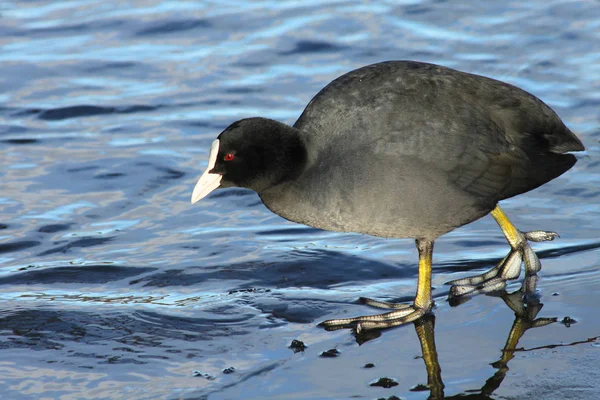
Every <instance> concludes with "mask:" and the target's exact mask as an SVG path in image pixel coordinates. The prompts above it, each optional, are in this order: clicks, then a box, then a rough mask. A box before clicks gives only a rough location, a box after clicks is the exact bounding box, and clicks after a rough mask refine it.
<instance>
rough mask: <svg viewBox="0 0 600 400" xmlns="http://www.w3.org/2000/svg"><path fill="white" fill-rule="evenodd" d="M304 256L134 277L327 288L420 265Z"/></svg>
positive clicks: (154, 282) (323, 253)
mask: <svg viewBox="0 0 600 400" xmlns="http://www.w3.org/2000/svg"><path fill="white" fill-rule="evenodd" d="M302 255H303V256H302V257H293V258H292V259H290V260H289V261H288V260H285V261H279V262H273V263H265V262H246V263H238V264H225V265H212V266H198V267H187V268H185V269H172V270H167V271H163V272H159V273H157V274H154V275H150V276H145V277H143V278H140V279H136V280H133V281H131V282H130V283H131V284H139V283H143V284H144V286H158V287H166V286H194V285H199V284H200V283H202V282H205V281H207V280H220V281H227V280H235V281H243V282H245V283H244V284H243V286H240V285H238V286H235V287H231V288H228V290H238V289H244V288H248V287H259V288H265V287H267V288H273V287H275V288H285V287H311V288H319V289H326V288H329V287H331V286H332V285H336V284H339V283H344V282H351V281H360V282H367V281H371V280H380V279H386V278H389V279H405V278H414V277H415V276H416V271H417V269H416V268H414V267H413V266H412V265H410V266H408V267H406V268H405V267H404V266H398V265H390V264H385V263H382V262H379V261H374V260H368V259H363V258H360V257H356V256H352V255H348V254H344V253H338V252H333V251H327V250H319V251H313V252H310V253H307V254H302Z"/></svg>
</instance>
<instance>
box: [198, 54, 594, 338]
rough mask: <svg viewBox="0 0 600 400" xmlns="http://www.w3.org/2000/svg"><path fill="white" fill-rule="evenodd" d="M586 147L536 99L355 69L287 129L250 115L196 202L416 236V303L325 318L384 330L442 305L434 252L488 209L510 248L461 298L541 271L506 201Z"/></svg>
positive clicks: (233, 129)
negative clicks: (435, 296) (215, 198)
mask: <svg viewBox="0 0 600 400" xmlns="http://www.w3.org/2000/svg"><path fill="white" fill-rule="evenodd" d="M581 150H584V147H583V144H582V143H581V142H580V141H579V139H578V138H577V137H576V136H575V135H574V134H573V133H572V132H571V131H570V130H569V129H568V128H567V127H566V126H565V125H564V124H563V122H562V121H561V120H560V118H559V117H558V116H557V115H556V113H555V112H554V111H553V110H552V109H551V108H550V107H548V106H547V105H546V104H544V103H543V102H542V101H541V100H540V99H538V98H537V97H535V96H533V95H532V94H530V93H528V92H526V91H524V90H521V89H519V88H517V87H515V86H512V85H509V84H507V83H503V82H500V81H497V80H494V79H490V78H486V77H483V76H478V75H473V74H468V73H464V72H460V71H456V70H453V69H450V68H445V67H442V66H438V65H433V64H426V63H420V62H413V61H388V62H382V63H378V64H373V65H369V66H366V67H362V68H359V69H357V70H354V71H351V72H349V73H347V74H345V75H343V76H341V77H339V78H337V79H336V80H334V81H333V82H331V83H330V84H329V85H327V86H326V87H325V88H324V89H322V90H321V91H320V92H319V93H318V94H317V95H316V96H315V97H314V98H313V99H312V100H311V101H310V103H309V104H308V106H306V109H305V110H304V112H303V113H302V115H301V116H300V118H299V119H298V121H296V123H295V124H294V126H289V125H286V124H283V123H280V122H277V121H273V120H270V119H265V118H247V119H242V120H240V121H237V122H235V123H233V124H232V125H230V126H229V127H228V128H227V129H225V130H224V131H223V132H222V133H221V134H220V135H219V136H218V138H217V139H216V140H215V141H214V142H213V144H212V146H211V149H210V155H209V162H208V168H207V169H206V171H205V172H204V173H203V174H202V176H201V177H200V179H199V180H198V183H197V185H196V187H195V188H194V192H193V194H192V203H195V202H197V201H198V200H200V199H202V198H203V197H205V196H206V195H208V194H209V193H210V192H211V191H213V190H214V189H216V188H219V187H222V188H226V187H232V186H238V187H243V188H248V189H252V190H254V191H255V192H257V193H258V195H259V196H260V198H261V200H262V202H263V203H264V204H265V206H267V208H269V209H270V210H271V211H273V212H274V213H276V214H278V215H280V216H282V217H283V218H285V219H288V220H290V221H294V222H299V223H302V224H305V225H309V226H313V227H315V228H320V229H326V230H330V231H340V232H359V233H365V234H368V235H373V236H380V237H387V238H414V239H415V240H416V246H417V249H418V252H419V278H418V283H417V292H416V296H415V300H414V302H413V304H394V303H387V302H382V301H376V300H371V299H363V301H364V303H366V304H368V305H371V306H374V307H378V308H386V309H392V311H390V312H387V313H385V314H379V315H371V316H362V317H357V318H347V319H337V320H329V321H325V322H323V325H324V326H325V327H326V328H329V329H336V328H340V327H344V326H354V327H356V328H357V330H360V329H373V328H386V327H391V326H396V325H400V324H403V323H406V322H410V321H414V320H415V319H417V318H419V317H421V316H422V315H424V314H425V313H427V312H429V311H430V310H431V308H432V306H433V300H432V297H431V257H432V252H433V242H434V240H435V239H436V238H438V237H439V236H441V235H443V234H445V233H447V232H450V231H451V230H453V229H455V228H457V227H459V226H462V225H465V224H468V223H470V222H473V221H475V220H477V219H479V218H481V217H483V216H484V215H486V214H488V213H491V214H492V216H493V217H494V219H495V220H496V221H497V222H498V225H500V228H501V229H502V232H503V233H504V236H505V237H506V239H507V240H508V243H509V244H510V247H511V252H510V253H509V254H508V256H507V257H506V258H505V259H504V260H503V261H502V262H501V263H500V264H499V265H498V266H496V267H494V268H493V269H492V270H490V271H489V272H487V273H485V274H482V275H479V276H475V277H471V278H465V279H460V280H457V281H453V282H452V283H453V284H454V286H453V287H452V290H451V293H454V294H457V295H461V294H464V293H468V292H472V291H476V290H480V289H482V288H484V289H490V288H491V289H501V288H503V287H504V286H505V285H506V280H508V279H516V278H518V276H519V274H520V270H521V263H522V261H524V262H525V270H526V274H527V275H534V274H535V273H536V272H537V271H538V270H539V269H540V267H541V265H540V262H539V260H538V258H537V256H536V255H535V253H534V252H533V250H532V249H531V247H530V245H529V244H528V241H534V242H536V241H544V240H552V239H554V237H555V236H557V235H556V234H555V233H554V232H545V231H534V232H527V233H523V232H520V231H519V230H518V229H517V228H515V227H514V226H513V225H512V224H511V222H510V221H509V220H508V218H507V217H506V215H505V214H504V212H503V211H502V210H501V209H500V207H499V206H498V201H500V200H502V199H506V198H509V197H512V196H515V195H518V194H520V193H524V192H527V191H529V190H532V189H535V188H537V187H538V186H540V185H543V184H544V183H546V182H548V181H550V180H552V179H554V178H556V177H558V176H559V175H561V174H563V173H564V172H566V171H567V170H568V169H569V168H571V167H572V166H573V165H574V164H575V162H576V158H575V156H573V155H572V154H568V152H571V151H581Z"/></svg>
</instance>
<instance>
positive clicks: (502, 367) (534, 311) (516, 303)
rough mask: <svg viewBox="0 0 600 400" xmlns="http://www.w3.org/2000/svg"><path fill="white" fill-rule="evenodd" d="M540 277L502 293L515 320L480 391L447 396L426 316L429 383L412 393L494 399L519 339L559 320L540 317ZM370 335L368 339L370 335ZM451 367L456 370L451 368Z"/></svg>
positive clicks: (420, 332)
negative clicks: (491, 373)
mask: <svg viewBox="0 0 600 400" xmlns="http://www.w3.org/2000/svg"><path fill="white" fill-rule="evenodd" d="M536 284H537V276H535V275H533V276H529V277H527V278H526V279H525V280H524V282H523V285H522V286H521V288H520V289H519V290H517V291H515V292H512V293H508V292H507V291H503V292H502V293H499V294H495V295H499V296H500V297H501V298H502V300H503V301H504V303H505V304H506V305H507V306H508V307H509V308H510V309H511V310H513V311H514V313H515V319H514V321H513V324H512V327H511V328H510V331H509V333H508V336H507V339H506V343H505V344H504V348H503V349H502V355H501V356H500V358H499V359H498V360H497V361H495V362H493V363H491V365H492V367H494V368H495V369H497V371H496V373H494V375H492V376H491V377H490V378H489V379H487V380H486V381H485V383H484V384H483V386H481V388H479V389H473V390H467V391H465V392H464V393H461V394H457V395H453V396H448V397H446V396H445V394H444V382H443V380H442V368H441V365H440V363H439V360H438V353H437V350H436V346H435V334H434V332H435V316H434V315H433V314H426V315H425V316H424V317H422V318H420V319H418V320H417V321H415V322H414V326H415V330H416V332H417V336H418V338H419V342H420V344H421V353H422V356H423V361H424V362H425V368H426V370H427V384H426V385H417V386H415V387H414V388H413V389H412V391H421V390H423V391H425V390H429V392H430V395H429V397H428V399H430V400H438V399H465V398H469V399H480V400H484V399H492V397H490V396H491V395H492V394H493V393H494V391H496V390H497V389H498V388H499V387H500V385H501V384H502V381H503V380H504V378H505V377H506V374H507V372H508V370H509V368H508V363H509V361H510V360H512V359H513V358H514V356H515V352H517V351H519V350H520V349H518V348H517V345H518V343H519V340H520V339H521V337H523V335H524V334H525V332H527V331H528V330H529V329H532V328H539V327H542V326H546V325H548V324H551V323H553V322H556V321H557V318H545V317H541V318H537V315H538V314H539V312H540V311H541V309H542V307H543V304H542V303H541V302H540V297H539V295H537V293H536ZM367 335H368V336H367ZM379 335H380V333H379V332H373V331H367V332H366V333H364V334H359V335H357V336H356V338H357V341H358V343H359V344H361V343H364V342H365V341H366V340H370V339H373V338H374V337H377V336H379ZM448 367H456V366H454V365H450V366H448Z"/></svg>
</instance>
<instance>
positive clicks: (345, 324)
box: [319, 298, 429, 333]
mask: <svg viewBox="0 0 600 400" xmlns="http://www.w3.org/2000/svg"><path fill="white" fill-rule="evenodd" d="M361 301H363V302H364V303H365V304H367V305H370V306H373V307H377V308H388V309H389V308H391V309H394V310H395V311H391V312H389V313H385V314H377V315H365V316H361V317H354V318H341V319H330V320H327V321H323V322H321V323H320V324H319V325H320V326H323V327H324V328H325V329H326V330H328V331H334V330H338V329H343V328H354V329H355V330H356V333H360V332H361V331H363V330H370V329H384V328H393V327H396V326H399V325H403V324H406V323H408V322H412V321H414V320H416V319H418V318H421V317H422V316H423V315H425V314H426V313H427V312H428V311H429V310H425V309H422V308H418V307H415V306H413V305H410V304H395V303H387V302H383V301H377V300H371V299H364V298H362V299H361Z"/></svg>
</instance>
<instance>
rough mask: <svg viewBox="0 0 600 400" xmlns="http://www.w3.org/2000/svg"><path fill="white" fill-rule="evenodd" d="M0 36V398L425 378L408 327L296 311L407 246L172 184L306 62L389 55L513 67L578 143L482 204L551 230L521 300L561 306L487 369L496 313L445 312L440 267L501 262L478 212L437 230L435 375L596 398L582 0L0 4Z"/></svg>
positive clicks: (305, 72) (300, 100) (312, 85)
mask: <svg viewBox="0 0 600 400" xmlns="http://www.w3.org/2000/svg"><path fill="white" fill-rule="evenodd" d="M0 46H1V48H0V88H1V90H0V149H1V152H0V399H41V398H49V399H50V398H57V399H58V398H60V399H78V398H81V399H159V398H160V399H163V398H164V399H178V398H184V399H193V398H194V399H195V398H198V399H206V398H208V399H211V400H213V399H242V398H243V399H284V398H286V399H287V398H290V399H291V398H294V399H333V398H335V399H347V398H351V397H355V398H367V399H372V398H373V399H374V398H386V399H387V398H388V397H390V396H392V395H395V396H398V397H400V398H402V399H425V398H427V397H428V396H429V395H430V391H429V390H425V391H411V388H415V386H417V385H418V384H424V383H427V373H426V369H425V365H424V362H423V360H422V359H421V358H415V357H416V356H420V355H421V347H420V345H419V341H418V340H417V335H416V334H415V329H414V328H413V327H411V326H407V327H402V328H399V329H393V330H389V331H386V332H383V333H382V334H381V336H379V337H377V338H373V339H372V340H370V341H368V342H366V343H364V344H362V345H361V346H359V345H358V344H357V342H356V340H355V338H354V337H353V336H352V335H351V334H349V332H348V331H336V332H325V331H323V330H321V329H319V328H317V327H316V324H317V323H318V322H320V321H322V320H324V319H328V318H337V317H343V316H353V315H361V314H364V313H366V312H369V311H370V310H366V309H365V308H364V306H360V305H358V304H356V303H355V300H356V299H357V298H358V297H359V296H370V297H376V298H378V299H383V300H403V301H407V300H410V298H411V296H412V295H413V294H414V288H415V281H416V272H417V271H416V268H415V264H416V260H417V257H416V252H415V250H414V245H413V243H412V242H411V241H409V240H383V239H377V238H373V237H367V236H361V235H355V234H340V233H330V232H323V231H318V230H315V229H312V228H307V227H304V226H300V225H295V224H292V223H289V222H287V221H284V220H282V219H281V218H279V217H277V216H275V215H273V214H272V213H270V212H269V211H268V210H266V209H265V207H264V206H262V204H261V203H260V201H259V199H258V197H257V196H256V195H255V194H254V193H252V192H249V191H245V190H241V189H229V190H223V191H219V192H215V193H214V194H213V195H211V196H210V197H209V198H207V199H204V200H203V201H202V202H200V203H198V204H196V205H194V206H190V204H189V198H190V194H191V190H192V188H193V186H194V183H195V180H196V179H197V177H198V176H199V174H200V173H201V172H202V170H203V169H204V167H205V166H206V162H207V153H208V148H209V146H210V143H211V142H212V140H213V139H214V138H215V136H216V135H217V134H218V133H219V132H220V131H221V130H222V129H223V128H224V127H226V126H227V125H229V124H230V123H231V122H233V121H235V120H237V119H240V118H243V117H248V116H256V115H261V116H265V117H270V118H274V119H278V120H281V121H283V122H287V123H293V122H294V121H295V119H296V118H297V117H298V116H299V115H300V113H301V112H302V110H303V108H304V106H305V105H306V104H307V103H308V101H309V100H310V99H311V98H312V96H313V95H314V94H315V93H316V92H318V90H320V89H321V88H322V87H323V86H324V85H326V84H327V83H328V82H329V81H331V80H332V79H334V78H335V77H337V76H339V75H340V74H342V73H344V72H347V71H349V70H351V69H354V68H357V67H359V66H362V65H366V64H370V63H373V62H377V61H383V60H389V59H415V60H421V61H427V62H435V63H440V64H444V65H446V66H449V67H454V68H458V69H461V70H465V71H469V72H474V73H480V74H484V75H487V76H491V77H494V78H498V79H501V80H504V81H507V82H510V83H513V84H516V85H518V86H520V87H522V88H524V89H526V90H528V91H530V92H532V93H534V94H535V95H537V96H539V97H540V98H542V99H543V100H544V101H545V102H547V103H548V104H549V105H551V106H552V107H553V108H554V109H555V110H556V111H557V112H558V114H559V115H560V116H561V117H562V118H563V120H564V121H565V122H566V123H567V125H568V126H569V127H570V128H571V129H572V130H574V131H575V132H577V133H578V135H579V136H580V138H581V139H582V140H583V142H584V143H585V145H586V147H587V151H586V152H584V153H581V154H580V155H578V158H579V162H578V163H577V164H576V166H575V167H574V168H573V169H572V170H571V171H569V172H568V173H566V174H565V175H563V176H562V177H560V178H559V179H556V180H554V181H553V182H551V183H549V184H547V185H545V186H543V187H542V188H539V189H537V190H535V191H533V192H530V193H528V194H526V195H522V196H519V197H517V198H514V199H510V200H508V201H506V202H504V209H505V211H506V212H507V213H508V214H509V216H510V217H511V218H512V220H513V222H514V223H515V224H516V225H517V226H518V227H519V228H520V229H521V230H524V231H526V230H534V229H546V230H555V231H557V232H559V233H560V234H561V239H560V240H557V241H554V242H549V243H540V244H536V245H535V249H536V250H538V252H539V254H540V257H541V259H542V263H543V270H542V272H541V273H540V275H541V278H540V281H539V283H538V294H539V295H540V296H541V297H540V301H541V303H543V304H544V308H543V310H541V311H540V313H539V316H540V317H557V318H558V319H559V320H561V319H562V318H563V317H565V316H570V317H572V318H574V319H575V320H576V321H577V323H575V324H572V325H571V326H570V327H569V328H567V327H566V326H565V325H564V324H560V323H554V324H550V325H548V326H544V327H539V328H535V329H529V330H528V331H527V332H525V333H524V335H523V337H522V339H521V340H520V341H519V347H522V350H520V351H518V352H516V353H515V356H514V359H512V360H510V364H508V366H509V368H510V369H509V371H508V372H507V373H506V371H504V370H503V369H502V368H501V367H499V365H498V364H492V365H490V363H493V362H494V361H497V360H498V359H499V358H500V357H501V355H502V352H501V350H502V348H503V347H504V346H505V341H506V340H507V335H508V334H509V332H510V331H511V326H512V325H513V322H514V320H515V314H514V312H513V311H512V310H511V309H509V308H508V307H507V306H506V304H505V303H504V302H503V301H502V299H500V298H496V297H486V296H478V297H475V298H473V299H472V300H471V301H469V302H467V303H465V304H462V305H460V306H459V307H450V305H449V304H448V303H447V302H446V301H445V298H446V294H447V286H444V285H443V283H444V282H446V281H448V280H450V279H455V278H458V277H462V276H466V275H469V274H473V273H478V272H479V271H483V270H485V269H488V268H490V267H491V266H493V265H494V263H495V262H497V261H498V260H499V259H500V258H502V257H503V256H504V255H505V254H506V252H507V251H508V246H507V245H506V242H505V241H504V239H503V237H502V235H501V233H500V231H499V229H498V228H497V226H496V225H495V223H494V221H493V220H492V219H491V218H489V217H486V218H484V219H482V220H480V221H477V222H476V223H473V224H471V225H469V226H466V227H462V228H460V229H458V230H456V231H454V232H452V233H450V234H448V235H446V236H444V237H443V238H442V239H440V240H439V241H437V242H436V251H435V254H434V262H435V266H434V278H433V279H434V280H433V284H434V286H435V290H434V295H435V296H436V302H437V308H436V309H435V315H436V321H435V339H436V344H437V354H438V359H439V364H440V366H441V369H442V373H441V376H442V378H443V382H444V385H445V388H444V393H445V395H446V396H453V395H459V394H477V393H481V390H480V388H481V387H482V386H483V385H484V383H485V382H486V380H487V379H488V378H489V377H490V376H492V375H494V374H495V373H496V372H498V371H504V372H505V373H506V376H505V377H504V378H503V380H501V384H500V385H499V387H497V388H496V389H494V391H493V394H491V395H490V396H491V397H489V398H509V399H512V398H515V399H528V398H531V399H538V398H543V399H554V398H556V399H563V398H567V397H569V396H570V397H569V398H575V399H595V398H597V393H598V392H599V391H600V383H599V382H600V373H599V372H598V371H599V370H598V368H597V365H598V363H600V340H598V339H597V337H598V335H600V324H599V323H598V319H597V315H598V311H597V306H596V305H597V304H598V302H599V301H600V297H599V296H600V290H598V288H599V287H600V250H599V248H600V239H599V234H598V233H599V232H600V230H599V228H600V206H599V205H600V189H599V188H600V162H599V161H598V159H599V158H598V157H599V155H600V146H599V140H600V112H599V110H600V5H599V4H598V3H597V2H593V1H578V2H574V1H548V0H543V1H542V0H536V1H528V2H521V1H500V0H498V1H487V2H477V1H471V2H460V3H459V2H444V1H416V0H415V1H380V2H373V3H368V2H365V3H358V2H352V1H310V0H308V1H302V2H300V1H281V2H278V1H272V0H271V1H233V2H217V1H202V2H177V1H170V0H169V1H161V2H158V1H154V2H150V1H139V0H138V1H135V0H134V1H129V2H120V1H102V2H99V1H91V0H88V1H84V0H76V1H25V0H19V1H4V2H3V3H2V4H0ZM517 288H518V284H515V285H513V286H511V289H513V290H514V289H517ZM534 317H535V316H534ZM292 339H300V340H302V341H304V342H305V343H306V344H307V345H308V348H307V349H306V350H305V351H304V352H298V353H293V352H292V351H291V350H290V349H288V348H287V346H288V345H289V343H290V342H291V340H292ZM588 339H591V340H588ZM554 345H560V346H559V347H555V346H554ZM331 348H337V349H338V350H339V351H340V353H341V354H340V355H339V356H338V357H335V358H322V357H319V354H320V353H321V352H322V351H325V350H328V349H331ZM368 362H371V363H374V364H375V368H370V369H365V368H362V366H363V365H364V364H365V363H368ZM228 367H233V368H234V369H235V371H234V372H233V373H230V374H225V373H223V372H222V370H223V369H225V368H228ZM380 377H390V378H392V379H395V380H396V381H397V383H398V385H397V386H394V387H392V388H389V389H386V388H381V387H372V386H369V385H370V383H373V382H375V381H377V379H379V378H380ZM431 393H433V391H432V392H431ZM480 398H482V397H480Z"/></svg>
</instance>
